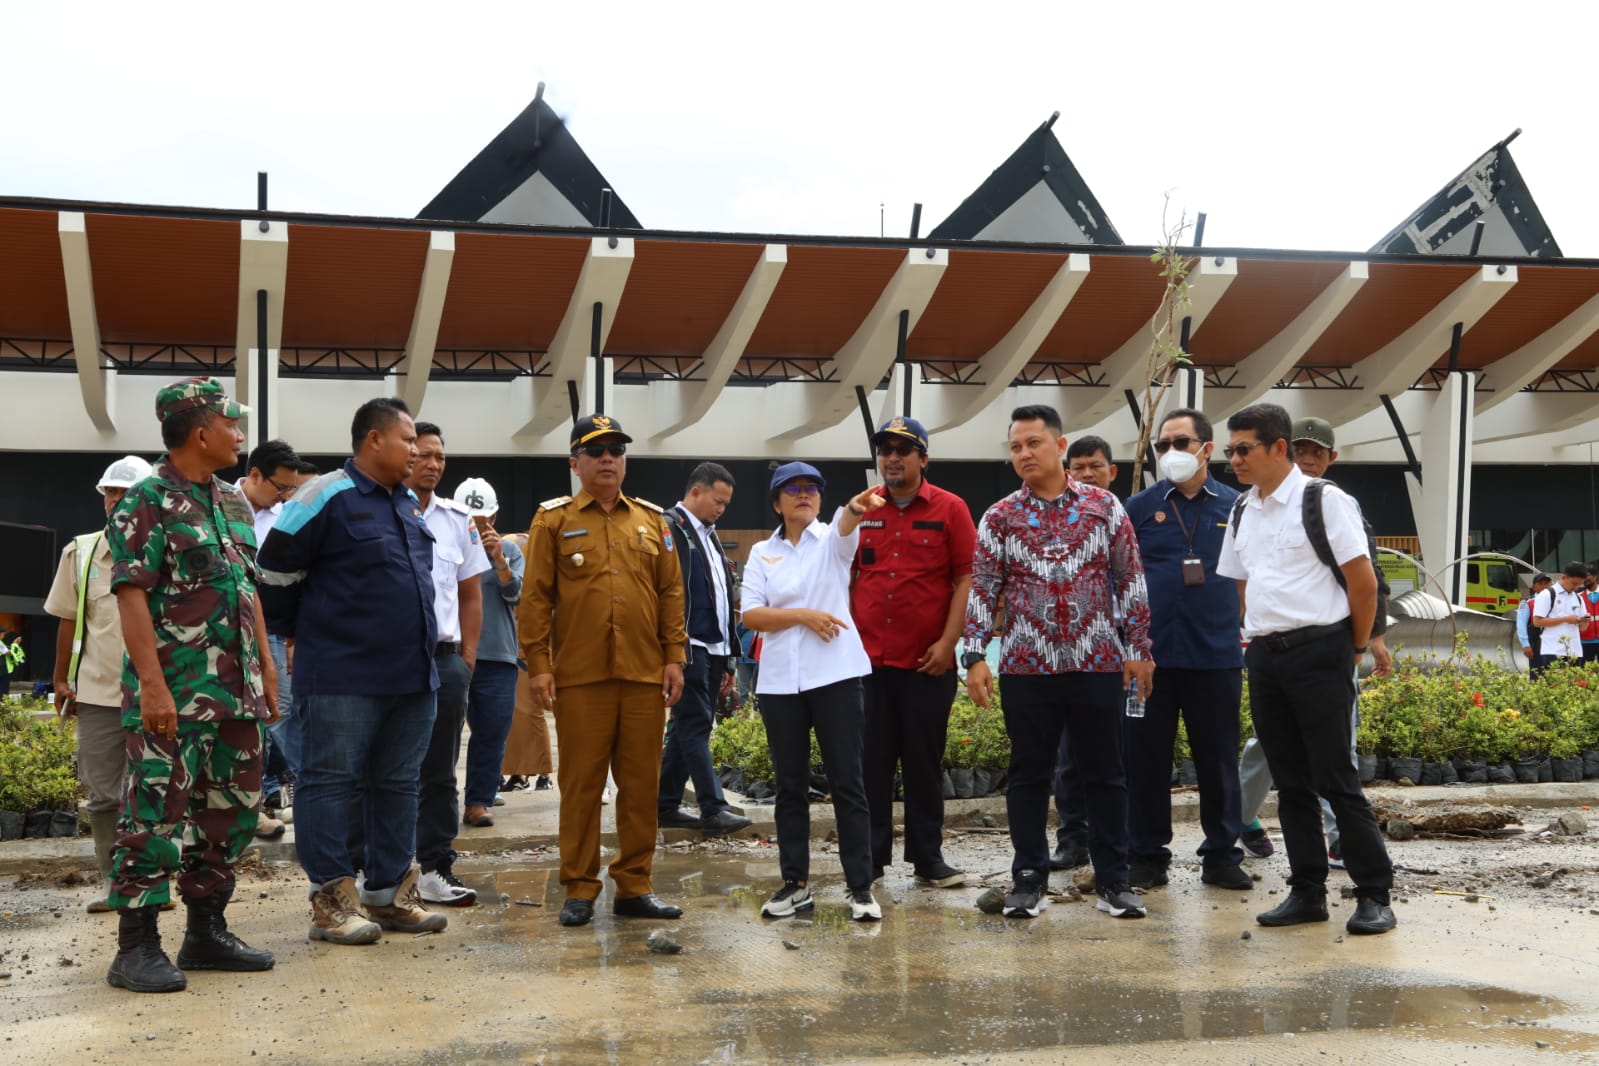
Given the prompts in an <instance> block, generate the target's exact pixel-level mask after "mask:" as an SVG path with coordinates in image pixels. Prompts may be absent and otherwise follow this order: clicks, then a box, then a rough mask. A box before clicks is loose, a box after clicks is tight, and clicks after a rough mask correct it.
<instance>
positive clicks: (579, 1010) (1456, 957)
mask: <svg viewBox="0 0 1599 1066" xmlns="http://www.w3.org/2000/svg"><path fill="white" fill-rule="evenodd" d="M1556 813H1558V812H1556ZM1549 817H1550V814H1549V813H1548V812H1538V814H1537V818H1536V824H1537V825H1541V824H1543V822H1545V821H1547V820H1548V818H1549ZM1528 821H1529V822H1533V821H1534V819H1533V817H1532V816H1531V815H1529V817H1528ZM1178 833H1179V839H1178V850H1179V851H1186V850H1190V849H1192V847H1193V846H1194V845H1195V844H1196V843H1197V841H1198V836H1197V828H1196V827H1194V826H1192V825H1180V826H1179V827H1178ZM815 850H816V852H817V859H816V863H815V866H814V868H813V883H814V884H815V885H816V887H817V898H818V906H817V909H816V912H815V914H814V916H812V917H810V918H802V919H796V920H787V921H780V922H771V921H763V920H762V919H761V918H760V917H759V915H758V909H759V905H760V902H761V900H762V899H764V898H765V896H766V895H767V894H768V893H770V891H771V890H772V889H773V888H774V887H775V885H776V882H777V880H778V877H777V866H776V854H775V849H774V848H773V847H771V846H770V845H769V844H766V843H762V842H759V841H728V842H719V843H714V844H693V845H688V844H677V845H673V846H670V847H667V848H664V849H663V850H662V851H660V852H659V853H658V856H657V863H656V888H657V891H658V892H660V893H661V894H662V895H663V896H665V897H667V898H670V899H673V900H676V901H678V902H681V903H683V904H684V905H685V907H686V908H687V916H686V917H685V918H684V919H683V920H682V921H680V922H676V923H660V922H638V921H630V920H624V919H617V918H613V917H612V916H611V915H610V914H609V908H608V903H609V892H608V891H607V895H606V896H604V897H602V899H601V906H600V909H599V917H598V918H597V920H596V922H595V923H594V925H592V926H590V927H587V928H584V929H579V930H567V929H562V928H560V927H559V926H558V925H557V924H556V921H555V912H556V910H557V909H558V908H559V906H560V902H561V891H560V886H559V884H558V882H557V880H556V876H555V861H554V858H555V857H554V854H553V853H552V852H551V851H549V850H547V849H545V848H532V849H527V850H519V851H508V852H502V853H495V854H488V853H485V854H477V855H473V856H470V857H463V859H462V861H461V863H460V864H459V865H458V867H457V869H458V872H459V873H460V874H461V875H462V876H463V878H464V879H465V880H466V881H467V882H468V883H469V884H471V885H473V886H474V887H476V888H478V889H479V890H480V892H481V893H482V898H483V900H484V901H485V902H484V905H482V906H479V907H476V908H470V909H460V910H454V911H451V912H449V913H450V928H449V929H448V930H447V931H445V932H444V933H442V934H438V935H429V936H422V937H416V938H412V937H407V936H401V935H396V934H390V935H389V936H388V937H387V938H386V939H385V940H384V941H383V942H382V943H380V944H378V945H375V946H372V947H364V948H339V947H331V946H329V945H325V944H320V943H315V944H313V943H310V942H308V941H307V940H306V936H305V931H306V925H307V916H308V910H307V907H306V904H305V895H304V892H305V889H304V883H303V881H302V880H301V878H300V876H299V871H298V869H297V868H294V867H290V866H286V865H282V866H280V865H276V864H274V863H272V862H260V861H258V862H255V863H252V864H250V866H249V867H248V868H247V869H246V871H245V872H244V875H243V876H242V878H241V882H240V887H239V892H238V894H237V896H236V899H235V904H234V906H233V907H232V908H231V909H230V911H229V917H230V919H231V921H232V923H233V926H234V928H235V929H236V930H237V931H238V932H240V934H241V935H243V936H244V938H245V939H246V940H248V941H250V942H251V943H253V944H255V945H257V946H259V947H265V948H268V949H270V950H272V951H273V952H275V953H276V955H277V960H278V964H277V969H276V970H274V971H273V972H271V973H267V974H257V975H229V974H206V973H198V974H192V975H190V988H189V991H188V992H186V993H180V994H175V995H169V996H134V995H131V994H128V993H126V992H122V991H119V990H115V989H112V988H110V987H108V986H107V985H106V984H105V982H104V973H105V969H106V966H107V965H108V964H109V962H110V958H111V955H112V953H113V951H114V929H115V918H114V917H113V916H93V915H87V914H85V913H84V912H83V909H82V908H83V905H84V903H85V902H87V900H88V899H90V898H92V896H93V895H94V892H95V888H94V887H92V886H88V887H83V886H72V885H66V886H62V885H61V884H58V883H57V882H58V881H59V880H61V879H62V878H61V876H60V875H62V874H63V873H64V870H62V869H59V868H57V869H54V870H51V871H49V876H45V877H42V878H40V877H35V878H25V879H24V884H25V885H26V887H5V888H0V908H3V911H4V915H3V917H0V973H5V974H9V976H6V977H3V978H0V1033H3V1039H0V1062H6V1063H10V1062H19V1063H24V1062H25V1063H43V1062H49V1063H52V1064H56V1063H78V1062H126V1061H130V1060H132V1059H133V1058H138V1059H141V1060H153V1059H161V1060H170V1059H172V1058H174V1057H178V1056H181V1057H182V1058H183V1059H184V1060H187V1061H192V1062H196V1063H202V1062H244V1061H261V1060H266V1061H272V1062H288V1063H334V1062H340V1063H343V1062H382V1063H418V1064H422V1063H478V1062H532V1063H537V1062H542V1063H549V1064H556V1063H650V1062H661V1063H695V1062H713V1063H745V1062H751V1063H753V1062H763V1063H764V1062H771V1063H805V1062H872V1063H882V1062H919V1061H928V1060H942V1061H956V1062H968V1063H979V1062H984V1063H1043V1062H1069V1061H1084V1062H1087V1061H1094V1062H1104V1061H1107V1060H1110V1059H1113V1058H1115V1059H1120V1058H1125V1057H1127V1056H1128V1055H1130V1054H1132V1055H1136V1061H1140V1062H1143V1061H1153V1062H1168V1061H1170V1062H1175V1061H1182V1062H1227V1063H1239V1062H1299V1061H1304V1062H1311V1061H1314V1062H1330V1061H1331V1062H1336V1061H1349V1062H1354V1061H1390V1062H1412V1061H1413V1062H1457V1061H1461V1062H1469V1061H1483V1062H1489V1061H1492V1062H1495V1063H1506V1062H1523V1061H1529V1060H1530V1059H1532V1057H1533V1056H1535V1055H1544V1056H1557V1057H1569V1058H1570V1059H1572V1060H1575V1061H1592V1062H1599V981H1596V977H1599V961H1596V959H1599V953H1596V948H1599V873H1596V864H1599V834H1595V833H1593V832H1590V833H1589V834H1588V835H1587V836H1585V837H1580V838H1571V837H1566V838H1559V839H1556V838H1544V839H1539V838H1537V837H1536V836H1535V835H1532V834H1528V835H1525V836H1521V837H1517V838H1514V839H1505V840H1493V841H1429V840H1417V841H1412V842H1407V843H1403V844H1395V845H1393V846H1392V852H1393V855H1394V858H1395V861H1396V862H1398V863H1400V864H1403V865H1404V866H1405V867H1407V870H1408V871H1420V872H1402V873H1401V875H1400V890H1399V892H1398V893H1397V894H1396V904H1395V906H1396V910H1397V911H1398V914H1399V917H1400V921H1401V925H1400V927H1399V929H1398V930H1397V931H1396V932H1394V933H1392V934H1389V935H1387V936H1382V937H1367V938H1362V937H1351V936H1346V935H1345V933H1344V930H1343V924H1342V923H1343V920H1344V919H1345V918H1346V917H1347V916H1348V914H1349V913H1350V908H1351V907H1352V905H1353V904H1352V902H1350V901H1347V900H1337V899H1335V900H1333V920H1332V921H1331V922H1330V923H1328V924H1326V925H1315V926H1308V927H1299V928H1295V929H1288V930H1267V929H1263V928H1261V927H1259V926H1257V925H1256V924H1255V922H1254V915H1255V913H1256V912H1257V911H1260V910H1264V909H1267V908H1268V907H1270V906H1273V905H1274V904H1275V903H1276V902H1277V900H1278V899H1280V898H1281V893H1282V891H1283V884H1282V876H1283V875H1284V873H1285V872H1286V863H1285V862H1284V860H1283V858H1282V855H1281V853H1280V852H1279V854H1278V855H1277V856H1276V857H1274V858H1272V859H1267V860H1253V861H1251V863H1250V864H1249V866H1250V868H1251V869H1252V870H1253V871H1254V872H1256V873H1258V874H1259V875H1260V877H1261V880H1260V881H1259V882H1258V884H1257V887H1256V889H1255V890H1254V891H1250V892H1243V893H1239V892H1229V891H1225V890H1221V889H1215V888H1210V887H1208V886H1204V885H1202V884H1201V883H1200V881H1199V874H1198V870H1197V868H1190V867H1188V866H1187V865H1186V864H1182V863H1179V864H1178V865H1176V866H1175V867H1174V869H1173V877H1172V883H1171V885H1169V886H1167V887H1164V888H1161V889H1157V890H1154V891H1153V892H1151V893H1149V894H1148V901H1149V906H1150V916H1149V917H1148V918H1147V919H1145V920H1142V921H1125V920H1116V919H1112V918H1110V917H1108V916H1107V915H1104V914H1102V913H1099V912H1096V911H1095V910H1094V909H1093V906H1092V903H1091V902H1088V901H1072V899H1073V897H1072V895H1071V894H1070V893H1063V894H1062V895H1061V896H1059V897H1057V898H1056V899H1054V900H1052V901H1051V905H1050V906H1048V907H1047V908H1046V909H1045V911H1044V913H1043V914H1042V915H1041V916H1040V917H1039V918H1037V919H1036V920H1033V921H1017V920H1014V919H1006V918H1002V917H999V916H988V915H984V914H982V913H980V912H979V911H977V910H976V909H975V907H974V906H973V900H974V899H975V897H976V895H977V894H978V891H979V890H980V888H981V887H982V885H983V884H988V883H992V884H1003V883H1005V882H1007V881H1008V868H1009V861H1010V857H1009V849H1008V843H1007V841H1006V838H1005V836H1004V834H1003V833H995V832H984V831H982V830H981V828H974V829H972V830H971V831H969V832H961V833H953V834H952V835H951V841H950V847H949V851H948V855H949V858H950V859H951V860H953V861H955V862H956V863H957V864H958V865H961V866H963V867H964V868H966V869H967V870H968V872H970V873H971V874H973V885H972V886H969V887H968V888H965V889H957V890H943V891H938V890H932V889H922V888H918V887H916V886H915V885H914V884H912V882H911V880H910V876H909V869H908V868H906V867H900V868H897V869H896V870H894V871H893V872H891V873H890V875H889V877H888V879H887V881H886V882H885V883H884V884H883V885H881V886H880V891H879V899H880V900H881V902H882V903H883V907H884V920H883V921H882V922H881V923H877V924H871V925H861V924H854V923H851V922H850V921H849V920H848V912H847V908H846V907H845V904H844V896H843V889H842V883H841V881H840V880H839V877H838V867H837V863H836V860H834V859H833V857H832V856H831V854H830V851H831V849H830V848H829V846H828V845H826V844H822V843H820V842H818V843H817V844H816V845H815ZM1562 870H1563V871H1564V872H1563V873H1559V872H1557V871H1562ZM1539 874H1550V875H1551V876H1550V877H1549V881H1548V883H1547V884H1545V883H1543V881H1542V878H1541V877H1539V876H1538V875H1539ZM984 875H992V876H990V877H989V878H988V880H987V881H984V880H983V876H984ZM1334 876H1335V878H1336V877H1338V876H1339V875H1336V874H1335V875H1334ZM8 880H9V879H8ZM1070 880H1071V879H1070V877H1069V876H1067V875H1063V874H1057V875H1056V876H1055V884H1056V886H1057V887H1061V888H1065V887H1066V886H1068V885H1069V884H1070ZM1335 883H1336V882H1335ZM1535 886H1537V887H1535ZM1440 890H1441V891H1440ZM1466 892H1474V893H1475V897H1474V900H1473V901H1471V902H1468V897H1467V896H1466V895H1465V894H1464V893H1466ZM1448 893H1462V894H1460V895H1453V894H1448ZM1091 898H1092V897H1088V899H1090V900H1091ZM181 918H182V915H181V912H180V913H178V914H172V915H168V916H165V917H164V918H163V923H162V924H163V928H164V931H165V933H166V936H167V943H168V947H169V949H170V950H172V951H173V953H175V950H176V947H177V943H178V940H179V937H180V935H181ZM657 929H665V930H666V931H667V932H668V933H669V934H670V935H671V936H673V937H675V938H676V939H677V940H679V941H680V942H681V943H682V944H683V946H684V951H683V953H682V954H679V955H661V954H653V953H651V952H650V951H649V949H648V947H647V945H646V940H647V938H648V937H649V935H650V933H651V932H653V931H655V930H657ZM1246 934H1247V936H1246Z"/></svg>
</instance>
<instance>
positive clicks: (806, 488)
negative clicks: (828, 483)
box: [783, 481, 822, 496]
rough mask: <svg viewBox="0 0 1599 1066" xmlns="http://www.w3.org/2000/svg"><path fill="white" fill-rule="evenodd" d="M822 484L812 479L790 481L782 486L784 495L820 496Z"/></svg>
mask: <svg viewBox="0 0 1599 1066" xmlns="http://www.w3.org/2000/svg"><path fill="white" fill-rule="evenodd" d="M821 494H822V486H820V485H818V484H816V483H815V482H814V481H790V482H789V483H788V484H786V485H784V486H783V495H785V496H820V495H821Z"/></svg>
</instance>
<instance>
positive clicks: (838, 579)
mask: <svg viewBox="0 0 1599 1066" xmlns="http://www.w3.org/2000/svg"><path fill="white" fill-rule="evenodd" d="M843 517H844V509H843V508H842V507H840V508H839V509H838V510H837V512H835V513H834V515H833V524H832V525H825V524H824V523H822V522H821V521H820V520H817V521H814V522H812V523H811V524H810V526H809V527H808V528H807V529H806V530H805V532H804V533H802V534H801V535H800V539H799V543H798V544H797V545H796V544H790V543H789V542H788V541H787V540H785V539H783V530H782V529H781V528H779V529H778V530H777V532H776V533H773V534H772V535H771V536H770V537H768V538H767V539H766V540H763V541H761V542H760V543H759V544H757V545H755V547H753V548H751V549H750V560H749V562H748V563H747V564H745V567H744V584H743V591H742V593H741V595H740V599H739V603H740V605H741V608H742V609H743V610H745V611H748V610H750V609H752V608H755V607H779V608H796V607H808V608H810V609H811V610H816V611H826V612H827V613H828V614H830V615H832V616H833V617H835V618H842V619H844V620H845V621H846V622H847V623H848V624H849V628H848V629H845V630H843V631H842V632H840V633H839V635H838V636H836V637H834V638H833V639H832V640H823V639H822V638H821V637H819V636H817V635H816V634H815V633H813V632H811V630H810V628H809V627H807V626H800V625H794V626H789V627H787V628H786V629H779V630H776V631H774V632H769V633H762V634H761V666H760V673H759V674H758V675H757V676H756V679H755V691H756V692H757V693H758V694H760V695H773V696H789V695H794V694H796V693H800V692H808V691H810V690H811V689H816V688H821V687H822V686H823V685H831V684H833V683H834V682H835V681H844V680H846V679H848V678H852V677H864V676H866V675H867V674H869V673H871V672H872V660H871V659H870V658H868V657H867V655H866V648H865V646H864V645H862V644H861V635H860V633H859V632H858V631H856V629H855V621H854V619H852V618H851V617H850V613H849V578H850V567H851V566H852V565H853V564H854V562H855V548H856V546H857V545H858V544H859V542H860V539H861V538H860V532H861V531H860V527H859V526H857V527H856V528H855V532H853V533H851V534H850V535H849V536H847V537H843V536H839V534H838V532H837V530H838V524H839V522H840V520H841V519H842V518H843Z"/></svg>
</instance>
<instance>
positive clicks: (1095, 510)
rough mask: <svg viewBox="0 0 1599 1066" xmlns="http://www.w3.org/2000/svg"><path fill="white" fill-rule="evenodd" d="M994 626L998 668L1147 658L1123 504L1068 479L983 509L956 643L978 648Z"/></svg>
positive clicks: (1023, 670)
mask: <svg viewBox="0 0 1599 1066" xmlns="http://www.w3.org/2000/svg"><path fill="white" fill-rule="evenodd" d="M1113 590H1114V591H1113ZM1112 596H1115V598H1116V602H1117V604H1118V605H1119V607H1120V616H1121V619H1122V628H1123V630H1124V631H1125V634H1126V643H1125V644H1124V643H1123V640H1122V635H1121V634H1120V633H1118V631H1117V624H1116V622H1115V620H1114V619H1113V617H1112V614H1111V599H1112ZM996 629H998V630H999V631H1000V636H1001V640H1000V662H999V672H1000V673H1001V674H1063V673H1069V672H1074V671H1083V672H1088V673H1111V672H1117V671H1120V670H1121V668H1122V663H1123V660H1124V659H1145V660H1147V659H1149V658H1150V646H1149V594H1148V591H1147V589H1146V588H1145V585H1144V568H1143V563H1142V561H1141V560H1140V558H1139V554H1138V542H1137V539H1136V538H1135V536H1134V534H1133V527H1132V523H1131V522H1129V521H1128V520H1127V512H1126V511H1125V510H1123V509H1122V505H1121V501H1119V500H1117V499H1116V497H1115V496H1113V495H1111V494H1110V493H1109V492H1106V491H1105V490H1103V489H1097V488H1094V487H1093V486H1091V485H1085V484H1082V483H1081V482H1078V481H1073V480H1071V479H1068V480H1067V482H1066V491H1065V492H1063V493H1062V494H1061V495H1060V496H1059V497H1057V498H1056V499H1053V500H1045V499H1041V498H1039V497H1038V496H1035V495H1033V493H1032V492H1031V491H1030V490H1029V489H1028V488H1027V487H1026V486H1025V485H1024V486H1023V487H1022V488H1020V489H1018V490H1017V491H1015V492H1013V493H1011V494H1010V495H1009V496H1007V497H1005V498H1004V499H1003V500H1000V501H999V502H998V503H996V504H994V505H993V506H992V507H990V508H989V509H988V510H987V511H986V512H985V513H984V514H983V520H982V522H981V523H980V524H979V525H978V529H977V554H976V556H975V557H974V558H973V560H972V592H971V597H970V599H969V600H968V601H967V604H966V628H965V631H964V633H963V634H962V640H961V650H962V651H963V652H976V653H981V652H982V651H983V649H984V648H985V647H986V646H987V644H988V641H989V638H990V636H991V635H992V634H993V633H994V632H995V631H996Z"/></svg>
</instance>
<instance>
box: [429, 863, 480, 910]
mask: <svg viewBox="0 0 1599 1066" xmlns="http://www.w3.org/2000/svg"><path fill="white" fill-rule="evenodd" d="M416 887H417V891H418V892H419V893H420V894H421V896H422V902H424V903H441V904H443V905H444V906H446V907H470V906H472V905H473V904H474V903H476V902H477V893H476V892H474V891H472V890H471V889H470V888H467V887H466V886H465V885H463V884H461V882H460V880H459V879H458V878H457V877H456V876H455V874H453V873H451V872H450V870H449V869H448V868H445V869H442V870H424V871H423V872H422V876H421V878H420V879H418V881H417V885H416Z"/></svg>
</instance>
